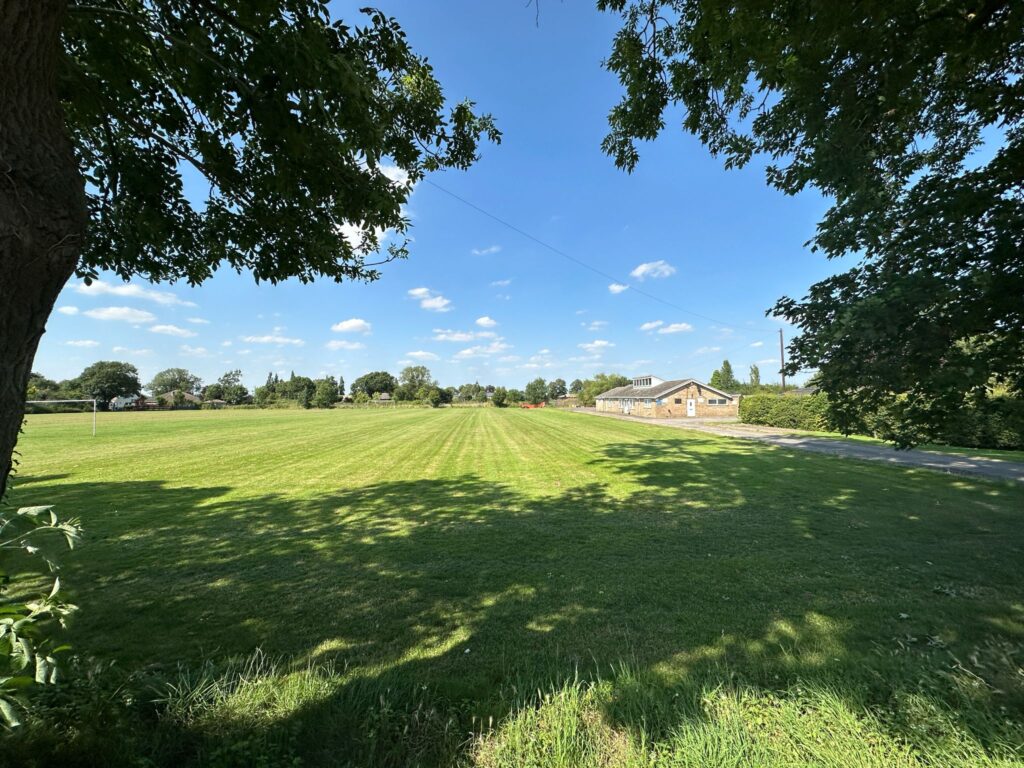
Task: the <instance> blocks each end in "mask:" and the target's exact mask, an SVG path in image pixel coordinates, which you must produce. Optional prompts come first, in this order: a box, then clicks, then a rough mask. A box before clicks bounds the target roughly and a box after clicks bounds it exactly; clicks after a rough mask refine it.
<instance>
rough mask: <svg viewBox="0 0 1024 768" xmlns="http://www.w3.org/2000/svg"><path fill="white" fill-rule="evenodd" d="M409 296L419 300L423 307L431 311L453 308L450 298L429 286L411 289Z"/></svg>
mask: <svg viewBox="0 0 1024 768" xmlns="http://www.w3.org/2000/svg"><path fill="white" fill-rule="evenodd" d="M409 296H410V297H411V298H413V299H416V300H417V301H419V303H420V308H421V309H425V310H427V311H429V312H449V311H451V309H452V306H451V303H452V302H451V300H450V299H446V298H445V297H444V296H442V295H441V294H439V293H435V292H434V291H432V290H430V289H429V288H413V289H412V290H411V291H409Z"/></svg>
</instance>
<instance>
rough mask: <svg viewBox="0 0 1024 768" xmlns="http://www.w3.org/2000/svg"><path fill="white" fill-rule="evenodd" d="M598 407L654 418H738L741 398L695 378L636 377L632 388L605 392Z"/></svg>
mask: <svg viewBox="0 0 1024 768" xmlns="http://www.w3.org/2000/svg"><path fill="white" fill-rule="evenodd" d="M596 404H597V410H598V411H600V412H601V413H622V414H625V415H627V416H646V417H648V418H652V419H685V418H691V419H702V418H703V419H706V418H713V417H716V416H718V417H728V416H739V411H740V396H739V395H731V394H729V393H728V392H722V391H721V390H719V389H715V388H714V387H710V386H708V385H707V384H705V383H704V382H702V381H697V380H696V379H675V380H673V381H665V380H664V379H659V378H658V377H657V376H637V377H635V378H634V379H633V383H632V384H631V385H629V386H625V387H616V388H615V389H609V390H608V391H607V392H602V393H601V394H600V395H598V396H597V403H596Z"/></svg>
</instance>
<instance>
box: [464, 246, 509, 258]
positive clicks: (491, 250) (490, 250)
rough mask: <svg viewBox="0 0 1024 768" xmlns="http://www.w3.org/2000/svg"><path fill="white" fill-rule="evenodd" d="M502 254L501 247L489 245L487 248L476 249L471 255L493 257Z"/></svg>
mask: <svg viewBox="0 0 1024 768" xmlns="http://www.w3.org/2000/svg"><path fill="white" fill-rule="evenodd" d="M500 252H501V246H500V245H489V246H487V247H486V248H474V249H473V250H472V251H470V253H472V254H473V255H474V256H491V255H493V254H495V253H500Z"/></svg>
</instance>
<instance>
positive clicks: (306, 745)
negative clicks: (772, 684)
mask: <svg viewBox="0 0 1024 768" xmlns="http://www.w3.org/2000/svg"><path fill="white" fill-rule="evenodd" d="M1007 671H1008V672H1010V673H1012V674H1016V675H1018V676H1021V675H1024V670H1022V669H1021V668H1020V667H1017V668H1016V669H1013V670H1007ZM78 680H79V683H78V689H77V690H76V688H75V686H76V684H75V683H71V684H70V687H67V686H65V687H64V688H63V689H58V690H57V691H56V692H54V693H52V694H51V695H50V697H49V699H48V700H45V701H44V702H43V705H44V706H43V707H42V708H41V709H40V710H39V712H38V713H37V715H36V719H35V720H34V721H32V722H29V723H28V724H27V727H26V728H25V729H23V730H22V731H21V732H19V733H14V734H8V736H7V738H6V740H5V742H6V743H5V744H4V745H3V749H2V750H0V761H2V763H3V764H4V765H18V766H25V767H26V768H28V767H29V766H50V765H60V766H67V767H68V768H72V767H73V766H108V765H138V766H164V765H166V766H172V765H173V766H215V767H224V768H228V767H234V766H239V767H241V766H286V765H287V766H300V765H301V766H307V765H308V766H328V765H329V766H449V765H457V766H467V767H469V766H480V767H482V768H506V767H507V768H527V767H529V766H536V767H537V768H540V767H541V766H543V768H570V766H571V767H572V768H578V767H580V766H595V767H597V766H624V767H629V768H633V767H639V766H645V767H649V768H682V767H684V766H686V767H689V766H693V768H698V767H699V768H709V767H717V766H721V767H722V768H724V767H725V766H729V767H730V768H731V767H734V766H735V767H738V766H751V767H752V768H753V767H757V768H762V767H763V768H774V767H776V766H777V767H780V768H781V767H785V768H796V767H797V766H830V767H831V766H834V767H835V768H921V766H936V768H938V767H940V766H941V767H942V768H945V767H947V766H948V767H949V768H977V767H984V766H989V767H991V768H1004V767H1005V768H1009V766H1019V765H1022V764H1024V762H1022V760H1024V729H1022V728H1021V726H1020V724H1019V723H1014V722H1011V721H1010V720H1009V719H1006V718H1001V717H999V715H998V713H994V712H992V711H989V710H988V709H986V708H985V707H984V706H983V705H982V704H980V703H979V702H980V699H977V698H976V697H972V696H971V694H970V693H969V692H965V693H964V695H963V697H962V698H961V699H960V700H959V701H957V702H956V705H955V706H949V705H941V704H938V703H936V699H935V698H934V697H933V696H931V695H929V693H930V692H929V691H927V690H926V689H922V688H919V689H918V690H916V691H910V690H909V689H908V691H907V692H906V693H901V694H898V695H896V696H895V697H894V698H893V699H892V700H891V701H889V702H887V703H885V704H879V703H878V702H871V703H868V700H869V699H870V696H871V693H870V691H865V699H864V700H863V701H861V700H856V699H851V698H850V694H849V691H850V690H851V689H852V688H853V687H852V686H851V685H850V681H849V680H847V681H845V682H844V683H841V684H837V685H835V686H831V685H829V684H827V683H825V684H823V683H821V682H817V683H815V684H813V685H807V686H804V685H801V684H796V685H792V686H790V687H788V688H785V689H781V690H770V689H767V688H765V687H762V686H759V685H755V684H752V683H749V682H745V681H743V680H741V679H739V678H738V677H737V676H735V675H734V674H732V673H731V672H730V671H729V670H728V669H721V670H718V673H717V674H715V675H714V676H713V677H711V676H705V677H704V679H699V680H697V679H683V680H677V681H675V682H674V683H666V681H664V680H661V679H659V678H658V676H657V675H656V674H654V673H652V672H649V671H648V672H643V671H639V669H637V668H634V667H633V666H631V665H629V664H621V665H616V666H613V667H611V668H609V669H606V670H605V671H604V674H601V671H600V670H594V671H593V674H592V675H591V676H589V677H582V676H580V675H579V674H576V675H573V676H572V677H570V678H568V679H562V680H558V679H552V680H551V682H549V683H548V684H547V685H545V686H543V687H541V688H535V687H526V686H527V685H528V684H526V683H524V684H523V686H522V687H521V686H520V685H519V684H511V685H507V686H505V687H504V688H503V689H502V691H501V693H500V699H501V704H502V706H501V708H500V709H501V711H502V712H503V714H501V715H499V716H494V715H491V716H482V715H480V714H478V713H474V711H473V706H472V704H470V703H469V702H465V701H463V702H460V701H451V700H447V699H445V698H443V697H440V696H438V695H437V694H436V692H435V691H433V690H432V689H430V688H429V687H428V686H425V685H420V686H411V687H406V688H391V687H388V686H386V685H384V684H382V683H381V682H379V681H377V680H370V679H366V678H352V677H351V676H349V675H347V674H346V671H345V670H339V669H336V668H335V667H334V666H332V665H331V664H329V663H328V664H319V665H306V666H302V667H300V668H294V667H292V666H290V665H289V664H288V663H286V662H285V661H283V660H274V659H271V658H268V657H267V656H266V655H264V654H263V653H261V652H257V653H256V654H254V655H253V656H251V657H249V658H246V659H241V660H233V661H229V662H227V663H225V664H222V665H220V666H217V665H215V664H213V663H208V664H205V665H203V666H201V667H199V668H198V669H192V670H186V669H180V670H178V671H177V672H175V673H173V674H171V675H169V676H168V678H166V679H164V678H160V677H159V676H152V677H149V678H147V677H146V676H144V675H134V676H132V677H131V678H118V677H117V675H116V674H115V673H114V671H113V670H112V669H110V668H107V669H106V670H104V671H102V672H100V673H99V674H97V675H93V676H91V677H90V676H89V675H84V676H79V678H78ZM889 682H890V683H894V681H889ZM911 682H912V681H910V680H908V681H906V683H907V684H908V686H909V685H910V684H911ZM947 682H952V683H953V688H954V689H955V688H958V687H960V686H962V685H963V684H965V683H967V684H968V686H969V682H968V681H966V680H963V679H961V680H952V679H951V680H949V681H947ZM920 683H921V681H918V684H920ZM898 687H899V686H895V685H894V688H898ZM844 691H845V693H844ZM968 725H969V727H965V726H968Z"/></svg>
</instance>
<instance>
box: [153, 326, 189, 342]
mask: <svg viewBox="0 0 1024 768" xmlns="http://www.w3.org/2000/svg"><path fill="white" fill-rule="evenodd" d="M149 330H150V332H151V333H161V334H163V335H164V336H177V337H178V338H181V339H190V338H192V337H193V336H195V335H196V332H195V331H190V330H189V329H188V328H179V327H178V326H176V325H153V326H150V328H149Z"/></svg>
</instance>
